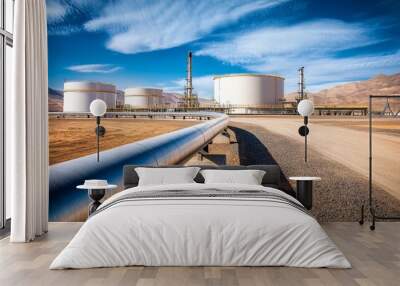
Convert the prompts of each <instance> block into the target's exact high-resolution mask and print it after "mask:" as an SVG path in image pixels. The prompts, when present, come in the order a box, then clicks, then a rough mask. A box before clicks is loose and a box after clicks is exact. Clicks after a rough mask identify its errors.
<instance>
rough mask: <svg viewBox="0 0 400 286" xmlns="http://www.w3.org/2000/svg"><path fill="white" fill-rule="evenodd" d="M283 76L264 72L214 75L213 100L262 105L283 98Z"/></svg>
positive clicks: (245, 104) (222, 103)
mask: <svg viewBox="0 0 400 286" xmlns="http://www.w3.org/2000/svg"><path fill="white" fill-rule="evenodd" d="M283 84H284V78H283V77H280V76H274V75H266V74H229V75H221V76H215V77H214V100H216V101H217V102H218V103H219V104H221V105H235V106H250V107H251V106H262V105H268V104H278V103H280V102H281V100H282V99H283V94H284V87H283Z"/></svg>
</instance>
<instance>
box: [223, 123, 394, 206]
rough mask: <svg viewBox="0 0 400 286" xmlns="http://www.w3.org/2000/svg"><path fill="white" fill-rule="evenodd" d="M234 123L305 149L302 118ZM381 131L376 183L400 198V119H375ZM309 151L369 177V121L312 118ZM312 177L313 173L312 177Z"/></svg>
mask: <svg viewBox="0 0 400 286" xmlns="http://www.w3.org/2000/svg"><path fill="white" fill-rule="evenodd" d="M231 121H232V122H238V123H239V122H240V123H251V124H255V125H257V126H259V127H261V128H263V129H265V130H267V131H269V132H270V136H275V135H280V136H283V137H284V138H285V137H286V138H287V139H288V140H291V141H293V142H297V144H299V146H304V139H303V137H301V136H299V134H298V131H297V130H298V128H299V127H300V126H301V125H302V119H301V117H299V116H294V117H277V116H272V117H257V118H255V117H242V118H238V117H236V118H232V119H231ZM374 126H376V128H377V130H376V131H378V132H376V133H374V136H373V154H374V156H373V158H374V163H373V168H374V183H376V184H377V185H378V186H380V187H381V188H383V189H384V190H385V191H387V192H388V193H390V194H391V195H393V196H394V197H396V198H398V199H400V191H399V188H398V186H399V184H400V176H399V175H398V174H400V159H399V158H400V134H399V133H400V132H399V129H400V119H377V120H374ZM309 127H310V135H309V140H308V143H309V148H310V152H312V150H315V151H317V152H318V153H319V154H320V155H322V156H323V157H324V158H325V159H329V160H333V161H336V162H338V163H340V164H342V165H344V166H346V167H347V168H349V169H351V170H353V171H355V172H357V173H359V174H360V175H362V176H363V177H365V178H367V177H368V120H367V119H366V118H359V119H355V118H353V119H348V118H347V119H346V118H341V119H337V120H335V119H333V118H323V117H312V118H311V119H310V124H309ZM309 175H313V174H309Z"/></svg>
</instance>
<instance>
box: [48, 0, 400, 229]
mask: <svg viewBox="0 0 400 286" xmlns="http://www.w3.org/2000/svg"><path fill="white" fill-rule="evenodd" d="M342 2H343V3H342ZM399 17H400V4H399V3H397V2H396V1H389V0H386V1H350V2H349V1H342V0H340V1H334V2H332V1H317V0H302V1H294V0H260V1H250V0H248V1H247V0H229V1H212V0H209V1H200V2H199V1H190V0H165V1H141V0H136V1H134V0H116V1H105V0H104V1H99V0H86V1H78V0H70V1H64V0H47V21H48V50H49V112H50V113H49V147H50V161H49V165H50V176H51V178H50V220H53V221H82V220H85V219H86V217H87V207H88V204H89V198H88V195H87V192H86V191H85V190H78V189H76V186H77V185H79V184H82V183H83V182H84V180H87V179H103V180H108V182H109V183H110V184H117V185H119V186H120V185H121V176H122V165H124V164H160V162H161V163H165V162H168V163H178V162H177V161H178V160H177V158H178V157H174V159H171V158H169V159H168V160H169V161H168V160H164V161H162V160H160V159H159V158H158V157H157V158H158V159H155V157H156V156H159V154H156V153H154V152H155V151H154V149H151V148H153V147H154V146H155V145H152V144H153V143H151V144H150V143H139V144H138V145H137V146H139V147H134V148H133V149H132V145H129V144H132V143H134V142H139V141H141V140H145V139H149V138H152V137H154V136H159V135H162V134H170V133H171V132H175V131H177V130H182V129H184V128H190V127H193V126H197V127H198V126H200V124H204V122H205V121H209V123H210V126H214V127H210V126H208V127H207V128H216V127H215V126H217V125H218V124H220V123H215V122H214V123H213V122H212V120H213V118H206V117H204V116H203V118H201V117H199V116H197V117H196V116H185V117H184V116H175V115H174V116H172V115H171V116H169V117H167V118H164V116H157V115H149V113H148V112H156V113H155V114H157V112H182V111H190V112H197V111H200V110H201V111H203V112H204V111H207V112H214V111H217V112H225V113H228V114H231V115H235V116H231V119H230V123H229V124H230V128H229V130H228V133H227V135H229V136H230V139H229V140H228V142H224V141H223V140H222V141H221V140H219V141H218V140H215V142H214V144H212V145H210V148H209V150H208V151H209V153H208V154H206V155H205V156H204V158H203V161H199V160H200V159H199V158H197V157H196V156H194V157H193V158H192V159H190V160H189V161H188V163H187V164H190V163H210V164H211V163H213V164H232V165H234V164H242V165H252V164H278V165H279V166H280V167H281V169H282V177H283V179H284V181H285V184H286V187H285V188H286V190H287V191H288V192H293V189H294V187H295V185H293V183H294V182H291V181H290V180H289V177H290V176H300V175H308V176H318V177H321V178H322V180H321V181H320V182H317V183H315V188H314V202H313V209H312V212H313V214H314V215H315V216H316V217H317V219H319V220H320V221H357V220H358V219H359V216H360V207H361V205H362V204H363V202H365V200H366V199H367V197H368V162H369V161H368V156H369V149H368V147H369V145H368V138H369V135H368V131H369V125H368V124H369V121H368V117H367V115H368V110H369V108H368V104H369V102H368V99H369V95H378V96H380V97H378V98H376V99H374V101H373V103H372V104H371V109H370V110H371V111H372V115H373V117H372V118H373V131H374V133H373V148H372V151H373V152H372V153H373V156H374V161H373V170H374V173H373V174H374V176H373V191H374V199H375V203H376V207H377V212H379V213H380V214H382V215H398V214H400V191H399V189H398V185H399V184H400V176H398V174H400V162H399V161H400V159H399V158H400V156H399V151H398V150H400V99H399V98H387V97H384V96H386V95H395V94H400V41H399V38H398V31H399V29H400V23H399V21H398V19H399ZM305 98H307V99H309V100H311V101H312V103H313V105H314V113H313V115H312V116H311V117H310V118H309V122H308V125H307V126H308V129H309V134H308V136H307V138H308V146H307V147H308V160H307V162H304V137H302V136H300V135H299V131H298V129H299V127H301V126H302V125H303V118H302V117H301V116H300V115H299V114H298V113H297V112H296V110H297V109H296V108H297V104H298V102H299V101H300V100H302V99H305ZM95 99H101V100H103V101H104V102H105V103H106V105H107V111H108V112H107V113H106V115H105V118H102V119H101V126H103V127H104V128H105V129H104V130H103V132H105V133H104V134H103V136H101V137H100V142H99V146H100V150H101V151H102V152H101V154H100V162H97V159H96V158H97V157H96V150H97V137H96V132H95V128H96V126H97V125H96V119H95V118H94V117H93V116H92V115H91V113H90V104H91V103H92V102H93V100H95ZM113 112H114V113H113ZM132 112H136V113H132ZM137 112H142V113H137ZM137 114H141V115H142V116H137ZM158 114H159V113H158ZM200 119H201V120H200ZM204 119H210V120H204ZM213 124H214V125H213ZM188 132H189V131H188ZM193 132H194V131H193ZM303 132H305V131H304V130H303ZM189 133H190V132H189ZM189 133H188V134H189ZM174 134H175V133H174ZM176 134H178V133H176ZM168 136H170V135H164V137H163V138H167V139H168V138H169V137H168ZM174 136H176V137H174V138H175V139H174V140H175V141H174V142H175V143H173V144H172V143H171V145H170V147H168V148H170V149H168V150H169V151H168V152H171V154H172V152H177V153H179V152H180V153H181V154H180V155H182V154H183V153H182V152H183V151H182V150H185V148H187V142H188V141H187V139H186V137H182V136H183V135H182V136H181V135H179V134H178V135H174ZM185 136H186V135H185ZM167 139H165V140H166V141H162V142H169V141H168V140H167ZM163 140H164V139H163ZM179 140H182V141H179ZM146 142H149V141H146ZM160 142H161V141H160ZM177 142H179V143H177ZM168 144H169V143H168ZM150 145H151V146H150ZM129 146H130V147H129ZM135 146H136V145H135ZM235 146H236V147H235ZM163 148H165V146H164V147H163ZM132 150H134V151H132ZM138 150H139V151H138ZM171 156H172V155H171ZM180 159H181V158H180ZM196 160H197V161H196ZM120 190H121V187H118V188H117V189H114V190H113V191H111V192H107V194H106V196H109V195H111V194H112V193H115V192H118V191H120ZM375 203H374V204H375Z"/></svg>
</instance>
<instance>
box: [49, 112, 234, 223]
mask: <svg viewBox="0 0 400 286" xmlns="http://www.w3.org/2000/svg"><path fill="white" fill-rule="evenodd" d="M147 114H148V115H155V114H157V115H160V113H154V114H153V113H151V112H150V113H147ZM171 114H172V113H171ZM173 114H175V115H176V114H177V113H173ZM194 114H196V115H195V116H199V113H190V114H186V113H185V116H193V115H194ZM165 115H168V116H170V113H165ZM179 115H182V113H180V114H179ZM201 116H205V117H211V118H213V119H211V120H209V121H206V122H204V123H201V124H197V125H194V126H191V127H187V128H184V129H180V130H177V131H173V132H170V133H167V134H163V135H159V136H155V137H152V138H148V139H144V140H141V141H137V142H134V143H130V144H126V145H123V146H119V147H116V148H113V149H110V150H106V151H102V152H101V157H100V158H101V161H100V162H97V161H96V154H91V155H87V156H84V157H81V158H77V159H73V160H70V161H66V162H62V163H59V164H55V165H52V166H50V174H49V176H50V179H49V180H50V182H49V189H50V193H49V197H50V204H49V218H50V220H51V221H60V220H64V219H65V217H66V216H67V215H68V214H70V212H71V211H73V209H74V208H77V207H78V206H80V207H82V206H85V205H87V194H86V193H85V192H83V191H77V190H76V186H77V185H80V184H82V183H83V181H84V180H85V179H107V180H108V182H109V183H111V184H117V185H118V184H121V182H122V168H123V166H124V165H128V164H132V165H155V166H161V165H172V164H176V163H178V162H180V161H182V160H183V159H185V158H187V157H188V156H189V155H190V154H193V153H194V152H196V151H197V150H199V149H200V148H201V147H203V146H204V145H205V144H207V143H208V142H210V141H211V139H213V138H214V137H215V136H216V135H217V134H219V133H220V132H221V131H222V130H223V129H224V128H226V127H227V125H228V122H229V117H228V116H227V115H225V114H221V113H210V112H202V113H201Z"/></svg>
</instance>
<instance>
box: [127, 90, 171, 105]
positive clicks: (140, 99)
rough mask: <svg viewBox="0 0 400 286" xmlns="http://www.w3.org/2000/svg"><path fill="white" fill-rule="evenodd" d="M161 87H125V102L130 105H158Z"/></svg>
mask: <svg viewBox="0 0 400 286" xmlns="http://www.w3.org/2000/svg"><path fill="white" fill-rule="evenodd" d="M162 92H163V91H162V89H158V88H141V87H135V88H127V89H125V104H126V105H130V106H131V107H139V108H148V107H154V106H157V105H160V101H161V97H162Z"/></svg>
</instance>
